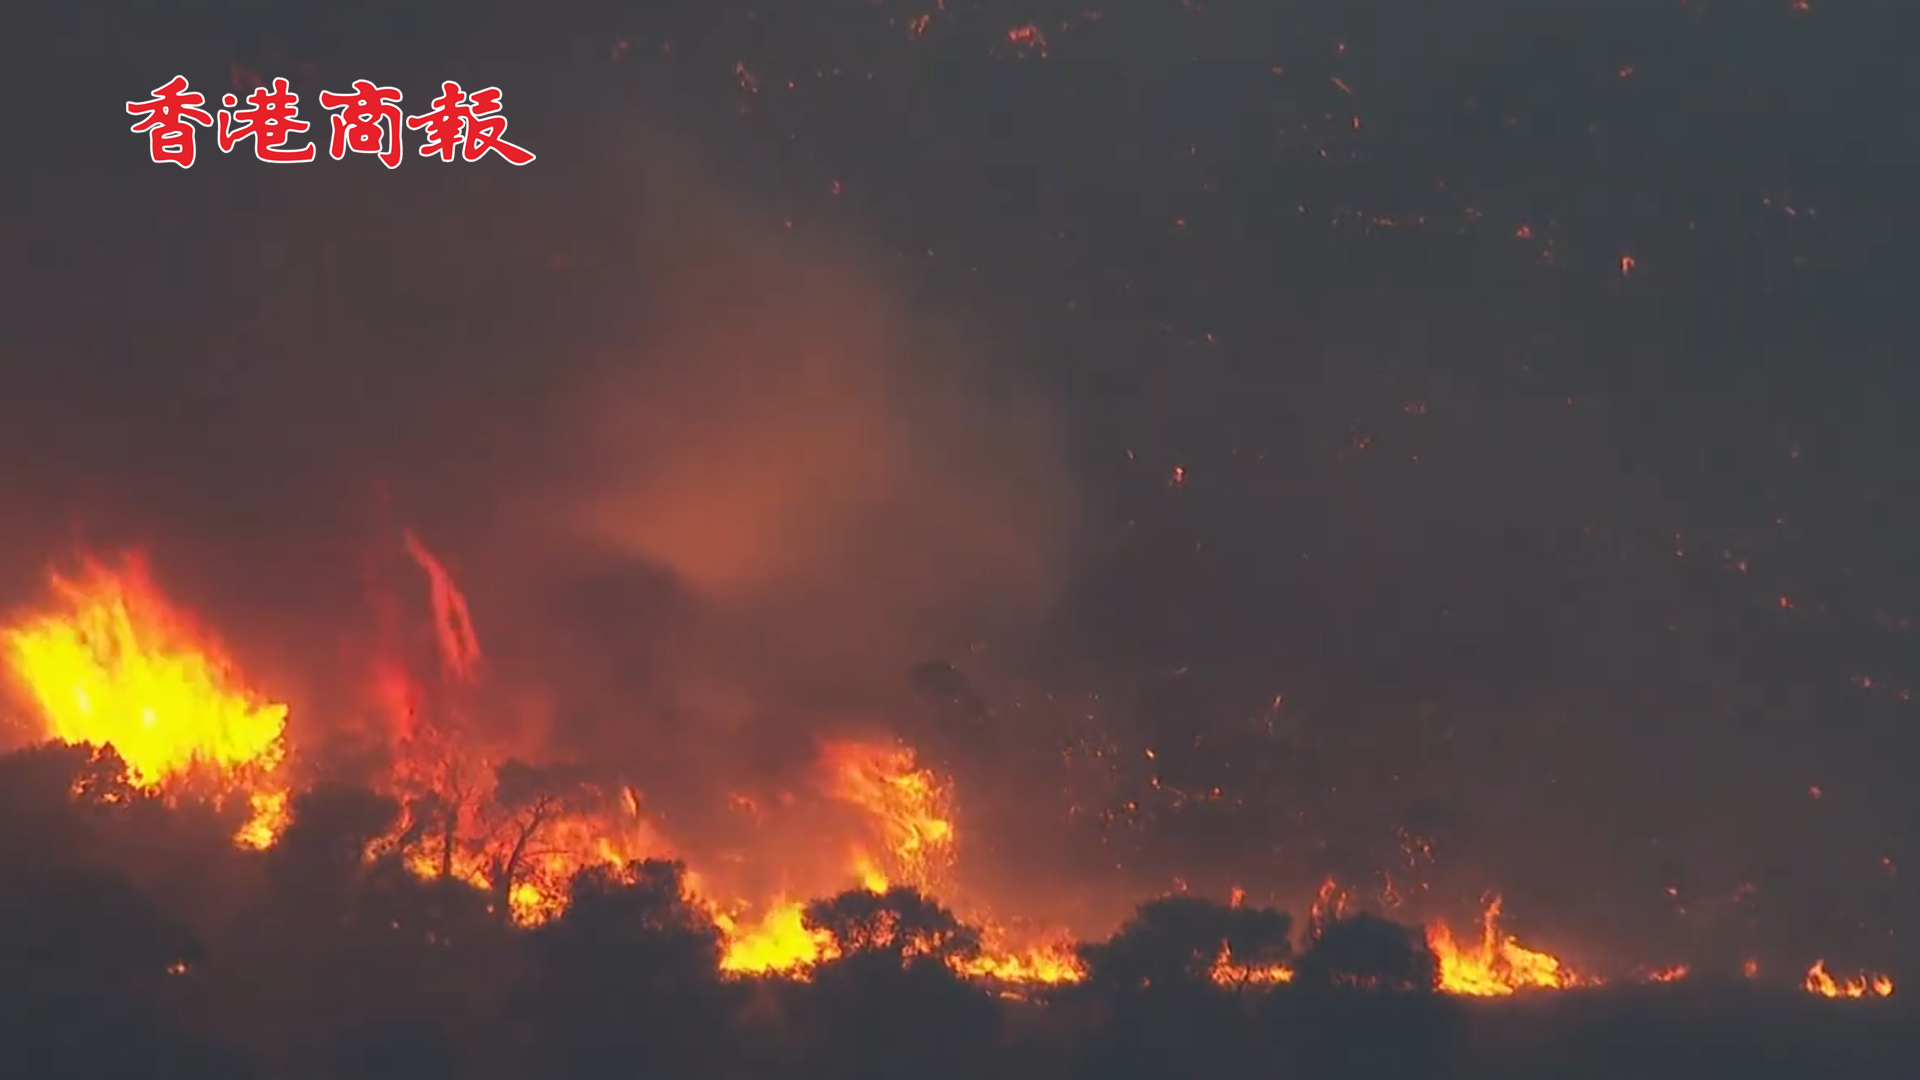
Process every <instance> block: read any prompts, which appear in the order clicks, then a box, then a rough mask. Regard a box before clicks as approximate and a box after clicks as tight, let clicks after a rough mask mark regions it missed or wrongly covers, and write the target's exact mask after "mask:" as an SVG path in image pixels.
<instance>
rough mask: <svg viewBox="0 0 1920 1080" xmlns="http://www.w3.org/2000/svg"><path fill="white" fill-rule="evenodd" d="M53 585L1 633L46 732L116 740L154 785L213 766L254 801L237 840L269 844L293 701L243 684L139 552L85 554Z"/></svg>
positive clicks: (99, 741)
mask: <svg viewBox="0 0 1920 1080" xmlns="http://www.w3.org/2000/svg"><path fill="white" fill-rule="evenodd" d="M50 584H51V587H52V592H53V596H54V600H55V604H54V606H53V608H52V609H51V610H49V611H47V612H45V613H43V614H39V615H34V616H31V617H28V618H27V619H25V620H24V621H22V622H21V623H19V624H18V625H16V626H14V627H12V628H10V629H8V630H7V631H6V633H5V643H6V651H7V660H8V662H9V666H10V667H11V668H12V670H13V673H14V676H15V677H16V678H17V679H18V681H19V683H20V684H21V686H22V687H23V688H24V689H25V690H26V691H27V693H28V694H29V696H30V697H31V698H32V700H33V702H34V704H36V705H37V706H38V707H39V711H40V713H41V716H42V719H43V720H44V722H45V730H46V735H47V736H48V737H49V738H52V739H58V740H60V741H62V742H67V743H87V744H92V745H95V746H112V747H113V749H114V750H115V751H116V752H118V753H119V755H120V757H121V758H122V759H123V760H124V761H125V762H126V764H127V772H128V776H129V779H131V780H132V781H133V782H134V783H136V784H138V785H140V786H142V787H145V788H148V789H150V790H158V789H160V788H161V787H162V786H163V785H165V784H167V783H169V782H170V781H174V780H176V779H177V778H183V777H185V776H187V775H188V774H189V773H195V772H200V771H206V770H211V771H212V772H213V773H214V774H215V775H217V776H219V777H220V778H221V780H222V781H223V787H226V788H228V789H230V790H239V791H244V792H245V794H246V796H247V798H248V800H249V803H250V805H251V807H252V818H251V820H249V821H248V822H247V824H246V825H245V826H244V827H242V829H241V831H240V833H239V835H238V836H237V837H236V838H235V839H236V840H237V841H239V842H241V843H245V844H249V845H251V846H256V847H264V846H267V845H269V844H271V843H272V842H273V839H274V838H275V837H276V836H277V835H278V834H279V829H280V827H281V825H282V824H283V823H284V818H285V814H286V802H287V792H286V788H285V786H284V784H281V783H279V782H278V781H276V780H275V779H273V774H274V773H276V772H277V771H278V769H279V766H280V763H281V761H282V760H283V759H284V757H285V754H286V744H285V742H284V740H283V734H284V730H285V727H286V719H287V707H286V706H285V705H283V704H279V703H277V702H271V701H268V700H266V699H264V698H263V697H261V696H260V695H258V694H255V693H254V692H253V691H251V690H249V689H247V687H246V684H245V681H244V680H243V679H242V678H241V676H240V673H239V670H238V669H237V668H236V667H235V665H234V664H233V662H232V661H231V660H230V659H229V658H228V657H227V655H226V651H225V649H224V648H223V647H222V646H221V645H220V643H219V642H218V641H217V640H216V639H214V638H213V637H212V636H210V635H208V634H205V633H203V632H201V631H200V630H199V629H198V628H197V627H195V626H194V625H193V623H192V621H191V620H189V619H188V618H187V616H186V615H185V614H184V613H183V612H181V611H179V610H177V609H176V608H174V607H173V605H172V604H170V603H169V602H168V601H167V599H166V597H165V595H164V594H162V593H161V592H160V590H159V589H158V588H157V587H156V586H155V585H154V583H153V580H152V578H151V577H150V576H149V575H148V572H147V567H146V562H145V560H144V559H143V558H141V557H140V556H139V555H138V554H128V555H126V556H125V557H123V559H122V560H121V564H120V566H119V567H118V568H117V569H116V568H114V567H110V566H108V565H106V564H105V563H102V562H99V561H96V560H94V559H92V558H86V559H83V560H82V569H81V573H80V574H79V576H77V577H74V578H68V577H65V576H63V575H61V574H59V573H54V574H51V575H50Z"/></svg>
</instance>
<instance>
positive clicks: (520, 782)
mask: <svg viewBox="0 0 1920 1080" xmlns="http://www.w3.org/2000/svg"><path fill="white" fill-rule="evenodd" d="M606 802H607V797H606V793H605V791H604V790H602V789H601V788H600V787H599V786H598V785H596V784H595V783H593V781H592V779H591V778H590V775H589V773H588V770H587V769H586V768H585V767H584V766H579V765H530V764H528V763H526V762H524V761H520V760H518V759H508V760H507V761H505V762H502V763H501V764H500V766H499V767H498V768H497V769H495V770H494V785H493V803H494V805H495V806H496V807H498V808H499V809H500V810H501V811H503V812H504V813H505V814H506V815H507V820H506V822H505V824H504V825H503V826H502V828H503V830H504V832H505V833H506V834H507V837H508V845H507V850H506V852H505V853H503V854H501V855H499V856H496V858H495V860H494V864H493V866H492V867H491V878H492V885H493V891H494V903H495V905H496V907H497V909H498V910H499V911H500V912H502V913H503V914H504V913H506V912H507V911H508V910H509V908H508V904H507V900H508V898H509V897H510V896H511V895H512V894H513V887H514V885H515V884H516V883H518V882H519V881H520V880H521V878H522V877H523V875H524V873H525V871H526V867H527V863H528V860H529V858H530V857H531V856H533V855H536V854H538V853H539V847H538V841H539V837H540V832H541V830H542V829H544V828H545V827H546V826H547V824H548V823H550V822H551V821H553V820H554V819H555V818H557V817H560V816H561V815H563V814H592V813H595V812H598V811H599V810H601V809H603V808H604V807H605V805H606ZM449 812H451V813H457V812H458V810H457V808H455V809H453V810H452V811H449ZM448 850H451V848H450V845H449V848H448ZM449 858H450V857H449Z"/></svg>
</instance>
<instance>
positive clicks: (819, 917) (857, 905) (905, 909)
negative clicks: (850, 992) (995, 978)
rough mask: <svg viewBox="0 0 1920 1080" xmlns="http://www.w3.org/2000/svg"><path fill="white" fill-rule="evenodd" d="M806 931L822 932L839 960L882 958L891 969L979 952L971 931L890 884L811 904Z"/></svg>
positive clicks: (928, 901)
mask: <svg viewBox="0 0 1920 1080" xmlns="http://www.w3.org/2000/svg"><path fill="white" fill-rule="evenodd" d="M801 918H802V921H803V922H804V924H805V925H806V927H807V928H808V929H809V930H818V931H823V932H825V933H826V934H827V935H828V936H829V937H831V938H832V939H833V943H834V945H835V946H836V947H837V948H838V949H839V951H840V953H841V955H842V956H844V957H848V958H853V957H866V956H884V957H887V958H890V959H892V960H893V961H894V962H895V963H896V964H905V963H908V962H911V961H914V960H918V959H927V960H933V961H940V962H945V961H947V960H951V959H963V958H966V957H970V956H973V955H975V954H977V953H978V952H979V951H980V935H979V932H978V931H977V930H975V929H974V928H972V927H969V926H966V925H965V924H963V923H961V921H960V920H959V918H958V917H956V916H955V915H954V914H953V912H951V911H948V910H947V909H946V908H944V907H941V906H940V905H939V904H938V903H936V902H935V901H933V900H932V899H930V898H928V897H926V896H922V895H921V894H920V893H919V892H918V891H916V890H914V889H910V888H907V887H905V886H901V885H896V886H894V887H893V888H890V889H888V890H887V891H886V892H884V893H876V892H872V891H870V890H867V889H849V890H847V891H846V892H843V893H841V894H839V895H838V896H833V897H829V898H827V899H824V900H816V901H814V902H813V903H811V904H808V905H807V908H806V911H805V912H804V913H803V914H802V916H801Z"/></svg>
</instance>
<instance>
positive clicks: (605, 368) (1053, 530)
mask: <svg viewBox="0 0 1920 1080" xmlns="http://www.w3.org/2000/svg"><path fill="white" fill-rule="evenodd" d="M689 161H690V157H689V155H688V154H687V152H686V149H685V147H682V146H677V145H674V144H672V143H669V142H666V141H664V140H661V141H658V142H654V143H651V144H650V145H649V147H648V149H647V150H646V152H644V153H641V154H638V155H636V156H635V157H634V158H633V159H631V160H630V161H629V163H628V168H629V170H630V172H629V174H628V175H627V177H625V178H624V182H626V183H629V184H630V185H631V187H632V189H633V190H636V191H638V192H640V193H641V201H639V202H638V204H637V205H636V206H635V207H634V209H633V210H632V214H633V222H632V225H631V227H632V229H633V236H632V240H633V241H634V244H635V247H636V248H637V249H638V250H639V251H640V252H642V253H643V254H642V256H641V260H640V268H639V270H638V271H637V272H636V273H635V274H634V276H633V283H632V292H631V296H630V305H631V317H630V319H629V320H628V321H626V322H625V323H624V324H623V328H622V330H621V331H620V332H618V333H616V334H614V335H612V339H611V340H605V341H599V342H594V343H592V345H591V346H589V347H590V348H591V349H592V351H593V353H594V355H593V356H592V358H591V359H590V360H589V361H588V362H586V363H584V364H582V365H580V366H579V367H578V368H577V369H576V373H575V374H574V375H573V376H572V377H571V379H570V382H569V384H568V385H567V386H566V387H564V388H563V389H562V391H561V392H560V393H558V394H557V395H555V397H554V398H553V404H552V406H551V407H550V409H549V410H548V412H547V431H548V432H549V433H550V436H551V444H550V446H549V447H548V448H547V449H546V451H545V452H544V453H543V460H544V461H545V462H546V466H545V467H544V468H543V469H542V470H539V471H537V472H534V473H532V474H530V475H529V476H528V477H526V478H525V479H526V482H524V483H522V484H521V485H519V486H518V487H517V488H516V489H515V490H513V491H511V492H509V493H508V494H507V495H506V496H505V508H504V510H503V512H502V513H500V514H499V515H498V516H497V518H496V520H497V521H500V522H504V523H506V524H505V525H504V526H503V527H504V529H505V531H506V533H507V535H508V542H507V543H506V544H505V549H506V550H507V551H508V552H510V553H511V554H510V556H507V557H503V558H502V559H500V560H497V561H507V559H508V558H510V559H511V561H513V562H514V563H516V564H517V565H518V566H520V567H521V568H522V569H523V570H524V568H525V567H526V565H527V564H528V563H529V562H533V563H537V564H539V566H540V569H539V570H537V571H535V572H533V573H532V574H530V575H528V574H524V573H523V575H522V576H523V577H525V578H526V579H527V581H528V583H529V584H531V585H533V586H534V587H535V588H536V589H537V603H539V604H540V605H542V606H541V608H540V610H539V611H537V612H527V613H526V614H525V617H524V618H521V617H516V618H515V619H513V620H512V621H513V622H515V623H525V624H527V625H530V626H541V627H544V628H545V631H546V632H545V634H544V635H543V637H544V641H542V642H537V643H536V642H533V641H531V640H528V641H523V642H522V645H523V646H525V650H524V651H527V652H529V653H530V654H532V655H530V656H529V657H528V658H527V659H529V661H530V662H532V663H533V664H534V665H535V666H536V667H537V668H538V669H540V670H541V671H542V672H543V673H544V675H543V677H544V678H547V679H549V680H552V679H555V678H556V677H558V678H560V679H561V681H563V682H564V684H565V686H566V689H565V690H564V691H563V693H562V695H561V700H560V701H558V702H557V703H556V706H555V707H556V709H557V712H556V723H555V726H554V728H553V740H554V742H555V743H556V744H557V747H556V748H557V749H560V750H563V751H566V752H570V753H581V752H592V753H596V754H606V753H612V754H614V755H615V756H624V757H632V758H638V759H641V760H647V759H651V760H653V761H656V762H658V763H660V764H661V765H662V766H665V765H666V764H667V763H669V762H671V767H672V770H673V771H674V772H678V773H682V774H684V773H686V772H688V771H691V772H692V773H693V774H696V775H700V776H701V777H702V779H703V782H704V783H706V784H708V785H711V784H713V783H715V782H717V780H718V778H716V777H715V775H714V773H715V771H716V770H717V771H721V772H727V771H730V772H732V773H734V774H735V778H736V780H742V779H744V778H742V777H741V776H740V774H742V773H746V774H752V773H754V772H755V771H762V772H765V773H767V774H769V775H773V774H779V773H782V772H784V771H785V770H786V769H787V768H789V767H791V766H792V765H795V764H799V765H804V764H805V763H807V762H808V761H810V760H811V756H812V747H811V742H812V740H813V738H815V737H817V736H819V735H823V734H830V733H832V732H833V731H836V730H840V731H845V730H851V729H864V730H872V729H874V728H878V727H884V726H885V725H886V724H887V723H889V722H890V720H891V719H897V717H894V716H892V713H893V711H895V710H898V709H901V708H904V707H906V706H907V704H908V702H909V701H910V693H911V687H910V684H909V680H908V672H909V670H910V668H911V667H912V666H913V665H914V664H916V663H919V662H922V661H925V660H927V659H929V658H933V657H948V656H954V655H957V654H959V653H961V652H963V651H966V650H969V649H976V648H978V647H979V646H980V645H981V643H983V642H989V641H990V642H992V643H993V645H994V647H995V648H1013V647H1016V646H1015V644H1014V643H1016V642H1017V641H1018V640H1019V639H1020V638H1021V637H1022V636H1023V634H1024V632H1025V631H1026V630H1027V628H1030V627H1031V626H1033V625H1034V624H1035V623H1036V622H1037V620H1038V617H1039V616H1040V615H1041V614H1042V613H1043V612H1044V610H1045V608H1046V607H1047V605H1048V604H1049V603H1050V602H1051V601H1052V600H1053V598H1054V596H1055V594H1056V591H1057V589H1058V587H1059V585H1060V584H1061V582H1062V580H1063V576H1064V574H1065V573H1066V571H1067V570H1068V568H1069V565H1070V563H1071V561H1072V556H1073V550H1074V531H1075V520H1076V509H1075V503H1074V487H1073V483H1072V480H1071V476H1070V470H1069V468H1068V465H1067V461H1066V454H1065V449H1064V440H1063V438H1062V425H1061V423H1060V421H1059V420H1058V419H1057V418H1056V417H1055V415H1054V414H1053V412H1052V411H1051V409H1050V408H1049V406H1048V403H1047V402H1046V400H1045V399H1044V397H1043V396H1042V395H1041V394H1039V393H1038V392H1037V391H1035V390H1034V389H1033V388H1031V387H1027V386H1023V385H1021V383H1020V382H1019V380H1018V379H1017V378H1015V377H1013V375H1012V373H1010V372H1009V371H1007V370H1006V368H1007V365H1005V364H996V363H995V362H994V358H993V357H992V356H991V354H990V351H989V350H987V349H986V348H984V347H982V346H980V345H978V344H977V343H976V342H974V341H970V340H969V336H968V334H967V333H966V331H965V329H964V323H965V318H964V315H962V314H960V313H955V312H952V311H940V310H937V309H935V310H931V311H929V310H926V309H924V308H915V307H914V306H913V305H912V304H911V302H910V298H909V297H907V296H906V295H904V294H903V292H902V291H901V290H899V289H896V288H894V287H893V286H892V284H891V283H890V282H889V281H888V280H887V278H886V277H885V274H884V260H883V259H882V258H881V257H877V256H874V255H872V254H870V253H863V252H861V251H860V250H859V249H858V248H857V246H855V245H854V244H852V243H848V242H845V241H842V242H840V243H837V244H835V243H823V242H820V241H819V240H817V239H812V238H805V239H803V238H801V237H799V236H796V235H795V234H794V233H793V232H792V231H789V230H788V229H785V228H781V227H779V225H778V224H777V222H776V221H775V220H771V219H770V215H767V214H765V213H764V212H761V211H763V209H764V208H760V207H756V206H754V205H753V203H752V202H751V200H750V199H749V198H745V197H730V196H728V195H726V194H724V193H721V192H719V191H718V190H716V188H715V186H714V185H713V183H712V182H711V180H710V179H709V178H707V177H705V176H702V175H701V174H700V173H699V172H698V170H697V169H696V168H695V167H694V166H692V165H690V164H689ZM527 601H528V598H527V597H526V596H524V595H523V596H522V597H520V598H518V599H517V600H514V601H512V602H511V604H512V605H516V606H517V605H524V604H525V603H526V602H527ZM476 615H477V617H478V618H479V619H480V622H481V626H480V630H481V634H482V635H483V637H484V636H486V635H487V633H488V626H487V617H486V614H485V613H484V612H483V611H480V612H476Z"/></svg>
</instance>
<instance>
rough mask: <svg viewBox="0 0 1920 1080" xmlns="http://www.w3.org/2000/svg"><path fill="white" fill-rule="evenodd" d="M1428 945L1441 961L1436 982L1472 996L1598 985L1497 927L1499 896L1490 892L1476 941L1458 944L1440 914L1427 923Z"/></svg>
mask: <svg viewBox="0 0 1920 1080" xmlns="http://www.w3.org/2000/svg"><path fill="white" fill-rule="evenodd" d="M1427 946H1428V947H1429V948H1431V949H1432V950H1433V954H1434V956H1435V957H1437V958H1438V959H1439V961H1440V988H1441V989H1442V990H1446V991H1448V992H1450V993H1455V994H1466V995H1470V996H1473V997H1497V996H1504V995H1507V994H1511V993H1514V992H1515V991H1518V990H1523V989H1545V990H1565V989H1568V988H1570V987H1574V986H1592V985H1597V984H1598V982H1599V980H1597V979H1592V978H1587V977H1584V976H1581V975H1578V974H1575V973H1574V972H1573V971H1572V970H1571V969H1569V968H1568V967H1567V966H1566V965H1565V964H1563V963H1561V962H1560V960H1559V958H1558V957H1555V956H1553V955H1552V954H1550V953H1544V952H1540V951H1538V950H1535V949H1529V948H1527V947H1526V946H1524V945H1522V944H1520V942H1519V941H1518V940H1517V939H1516V938H1513V937H1511V936H1508V935H1504V934H1502V933H1501V932H1500V898H1499V897H1498V896H1495V897H1492V898H1491V899H1490V900H1488V902H1487V907H1486V910H1485V911H1484V912H1483V913H1482V914H1481V916H1480V941H1479V943H1478V945H1477V947H1468V946H1463V945H1461V944H1460V943H1459V942H1458V941H1456V940H1455V939H1454V936H1453V931H1452V930H1451V929H1450V928H1449V927H1448V926H1447V924H1446V922H1445V921H1444V920H1438V919H1436V920H1434V921H1433V922H1432V923H1430V924H1428V926H1427Z"/></svg>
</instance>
